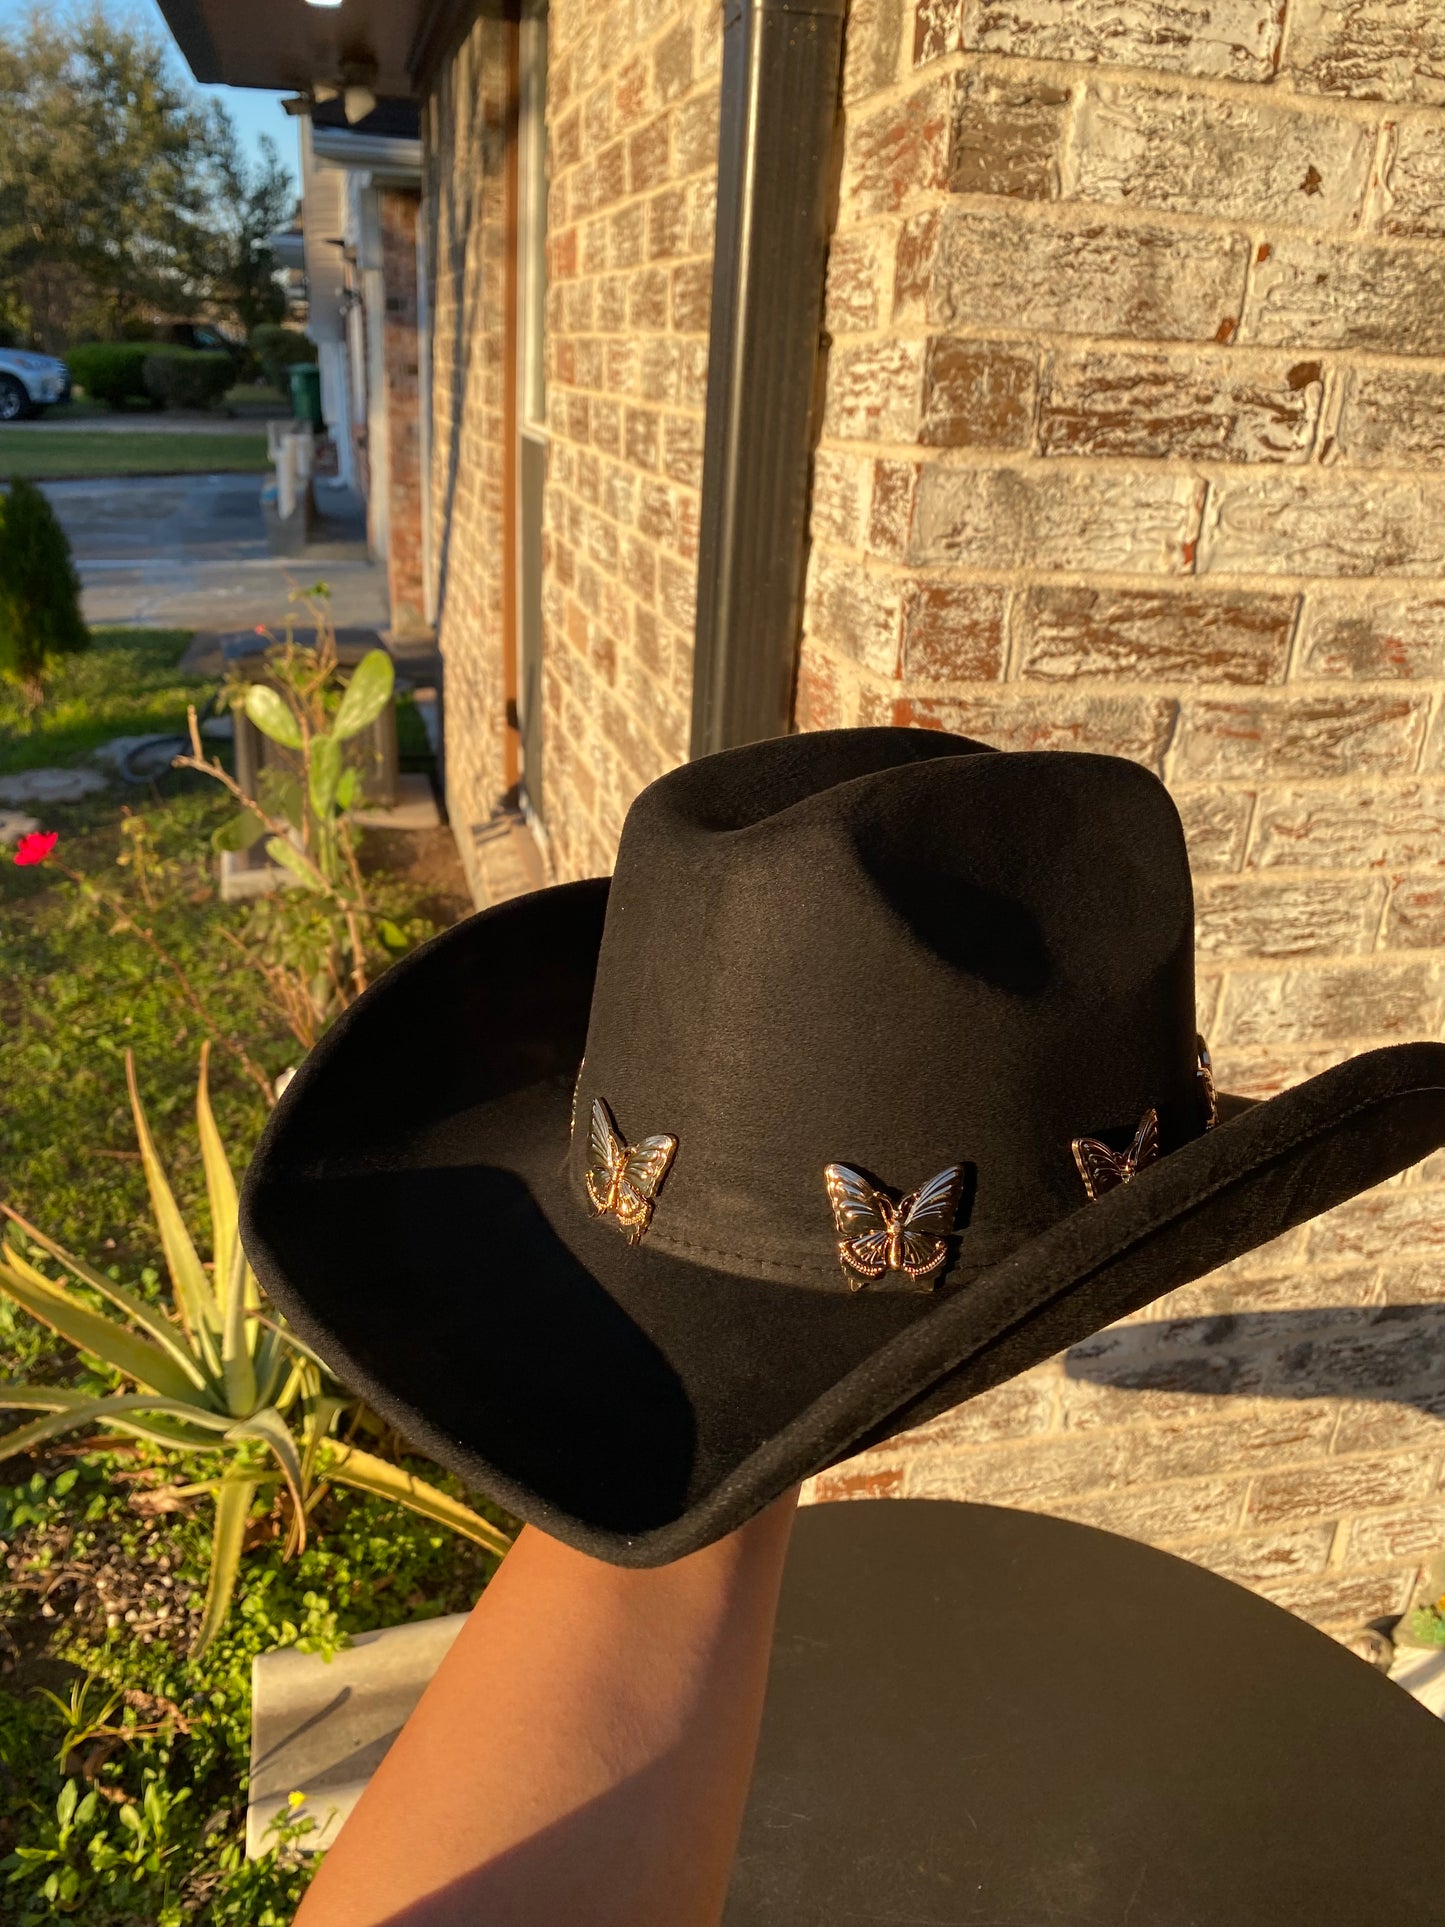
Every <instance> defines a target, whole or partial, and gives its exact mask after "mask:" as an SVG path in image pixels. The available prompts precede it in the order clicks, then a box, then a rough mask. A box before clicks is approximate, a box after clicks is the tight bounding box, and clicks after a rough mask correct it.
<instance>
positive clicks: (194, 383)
mask: <svg viewBox="0 0 1445 1927" xmlns="http://www.w3.org/2000/svg"><path fill="white" fill-rule="evenodd" d="M141 378H142V380H143V381H144V383H145V390H146V393H147V394H148V395H149V396H150V398H151V400H152V401H155V402H159V403H160V405H161V406H162V407H163V408H214V407H215V406H216V404H217V403H218V402H219V401H220V399H221V397H222V396H223V395H224V394H225V393H226V391H227V390H228V389H229V388H230V387H231V386H232V384H233V383H234V381H235V379H236V364H235V362H234V361H233V360H232V359H231V357H230V356H229V355H228V354H223V353H222V352H220V351H219V350H214V351H213V350H209V349H192V348H163V349H161V350H159V351H157V352H153V353H152V354H150V355H148V356H147V357H146V361H145V365H144V367H143V368H142V370H141Z"/></svg>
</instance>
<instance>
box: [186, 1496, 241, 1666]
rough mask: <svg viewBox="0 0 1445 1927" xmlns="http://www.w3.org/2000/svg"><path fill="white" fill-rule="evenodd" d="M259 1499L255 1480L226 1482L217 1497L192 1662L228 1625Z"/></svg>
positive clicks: (192, 1648) (192, 1650) (192, 1647)
mask: <svg viewBox="0 0 1445 1927" xmlns="http://www.w3.org/2000/svg"><path fill="white" fill-rule="evenodd" d="M255 1496H256V1481H255V1480H254V1479H242V1478H236V1479H229V1478H228V1479H224V1480H222V1482H221V1487H220V1490H219V1491H218V1492H217V1494H216V1526H215V1531H214V1533H213V1534H212V1536H211V1570H210V1576H209V1578H208V1579H207V1582H206V1606H205V1611H204V1612H203V1613H202V1615H201V1623H200V1626H199V1628H198V1629H197V1632H196V1637H195V1641H194V1643H193V1644H192V1646H191V1658H192V1659H199V1658H200V1657H201V1655H202V1653H204V1652H205V1651H206V1649H207V1647H209V1646H210V1644H211V1643H212V1641H213V1640H214V1639H215V1637H216V1634H217V1633H218V1632H219V1631H220V1630H221V1628H222V1626H224V1625H225V1623H226V1615H227V1614H228V1613H229V1612H230V1610H231V1598H232V1595H233V1594H234V1593H235V1590H236V1574H237V1572H238V1571H239V1570H240V1565H241V1548H242V1546H243V1545H244V1544H245V1539H246V1521H247V1519H248V1518H249V1517H250V1514H251V1502H252V1500H253V1499H254V1498H255Z"/></svg>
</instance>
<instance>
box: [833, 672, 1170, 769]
mask: <svg viewBox="0 0 1445 1927" xmlns="http://www.w3.org/2000/svg"><path fill="white" fill-rule="evenodd" d="M860 721H864V722H874V723H881V722H892V723H898V724H905V725H908V726H910V727H916V728H922V729H947V730H952V731H953V732H954V733H955V734H957V735H960V736H972V737H973V738H975V740H976V741H978V742H983V743H991V744H992V745H993V746H994V747H995V748H997V749H1030V750H1032V749H1075V750H1088V751H1091V752H1093V753H1095V754H1098V755H1103V756H1128V757H1131V758H1132V759H1133V760H1134V761H1135V762H1136V763H1143V764H1144V765H1145V766H1146V767H1147V768H1149V769H1152V770H1155V771H1157V770H1158V768H1159V764H1160V761H1161V759H1162V756H1163V753H1164V748H1165V745H1166V744H1167V743H1168V741H1169V735H1170V731H1171V729H1172V728H1173V723H1174V704H1173V702H1172V701H1171V700H1170V698H1169V697H1167V696H1097V695H1088V696H1086V695H1081V694H1071V695H1068V696H1066V697H1064V698H1062V699H1060V698H1059V697H1039V696H1034V697H1030V696H1020V695H1014V694H1011V693H1008V692H1005V691H1002V690H1001V691H1000V692H999V693H998V694H997V695H990V694H985V695H970V696H961V697H956V698H944V697H910V698H906V699H902V700H899V701H898V702H896V703H894V704H893V706H892V708H891V709H890V710H887V711H884V710H882V709H880V708H878V707H876V706H874V707H873V708H869V707H867V706H866V704H865V710H864V712H863V713H862V714H861V715H860Z"/></svg>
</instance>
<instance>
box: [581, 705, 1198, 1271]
mask: <svg viewBox="0 0 1445 1927" xmlns="http://www.w3.org/2000/svg"><path fill="white" fill-rule="evenodd" d="M1193 953H1194V926H1193V899H1192V891H1191V888H1190V880H1189V866H1188V859H1187V856H1186V853H1185V848H1184V838H1183V832H1182V829H1181V827H1180V823H1179V818H1178V814H1177V812H1176V811H1175V808H1174V805H1173V803H1172V802H1171V800H1170V798H1169V796H1168V793H1167V791H1166V790H1165V789H1164V787H1163V785H1162V784H1161V783H1160V782H1159V781H1158V780H1157V779H1156V778H1155V777H1153V776H1152V775H1151V774H1150V773H1149V772H1148V771H1146V770H1144V769H1143V768H1141V767H1140V766H1139V765H1137V764H1135V763H1130V762H1127V761H1124V760H1122V759H1119V758H1114V757H1103V756H1088V755H1076V754H1072V753H1061V752H1042V753H1033V752H997V751H989V750H986V749H985V748H984V746H983V745H980V744H976V743H971V742H969V741H967V740H966V739H964V738H960V737H949V736H944V735H941V734H940V733H938V732H933V731H910V730H881V731H849V732H846V733H840V734H837V735H833V734H829V733H820V734H817V735H814V736H809V737H799V738H790V739H784V740H782V741H779V742H775V743H766V744H758V745H754V746H752V747H750V748H747V749H743V750H738V751H732V752H729V753H727V754H725V755H722V756H714V757H710V758H708V759H706V760H705V761H703V762H699V763H697V764H692V765H688V766H685V767H684V768H682V769H680V770H678V771H675V772H673V773H672V774H671V775H669V776H667V777H664V778H663V779H662V780H661V781H659V782H658V783H655V784H653V785H652V786H651V787H650V788H649V789H648V790H646V791H644V792H643V794H642V795H641V796H640V797H639V798H638V799H637V801H636V802H635V804H634V805H633V808H632V810H631V812H630V813H629V816H628V819H627V823H626V826H625V828H624V832H623V837H622V841H621V847H620V849H619V853H618V861H617V869H616V874H615V876H614V879H613V883H612V888H611V894H610V901H609V907H608V913H607V923H606V929H605V932H604V936H603V942H602V947H601V953H600V957H599V961H598V970H597V979H596V986H595V990H594V995H593V1002H592V1013H591V1021H590V1026H589V1030H588V1039H587V1055H586V1060H585V1063H584V1065H583V1069H582V1073H581V1076H580V1078H579V1085H578V1103H577V1106H576V1120H577V1122H576V1126H575V1128H574V1132H573V1141H572V1177H573V1181H574V1183H575V1184H576V1185H578V1186H579V1187H580V1186H581V1185H582V1183H583V1179H584V1173H585V1167H586V1162H587V1126H586V1121H587V1117H588V1113H589V1111H590V1107H591V1103H592V1100H593V1099H594V1098H598V1097H600V1098H602V1099H603V1100H604V1101H605V1102H606V1103H607V1105H608V1106H609V1108H610V1109H611V1111H612V1112H613V1114H614V1115H615V1117H616V1119H617V1122H618V1125H619V1128H620V1130H621V1131H622V1133H623V1134H624V1135H625V1136H626V1137H627V1138H628V1140H629V1141H630V1142H633V1143H635V1142H636V1141H637V1140H638V1139H639V1138H641V1137H643V1136H645V1135H647V1134H651V1133H657V1132H665V1133H669V1134H670V1135H672V1136H674V1137H675V1138H676V1139H677V1141H678V1142H677V1151H676V1156H675V1160H674V1162H673V1165H672V1168H671V1170H670V1172H669V1174H668V1177H667V1181H666V1186H665V1190H664V1192H663V1195H662V1196H661V1198H660V1200H659V1202H658V1205H657V1208H656V1212H655V1215H654V1217H653V1219H652V1223H651V1226H650V1228H649V1230H648V1233H647V1238H648V1243H649V1244H650V1245H655V1246H658V1247H661V1248H663V1249H666V1250H669V1251H672V1252H674V1253H676V1254H677V1255H679V1256H686V1257H692V1258H694V1259H695V1260H696V1261H697V1262H698V1263H700V1264H707V1265H710V1266H712V1267H714V1268H717V1269H722V1270H735V1271H739V1272H742V1273H746V1274H750V1275H755V1276H761V1277H768V1278H774V1279H777V1280H781V1281H786V1282H794V1283H797V1284H799V1285H803V1286H809V1287H815V1288H816V1287H824V1288H832V1289H844V1288H845V1285H844V1280H843V1278H842V1276H841V1274H840V1271H839V1267H838V1263H837V1256H836V1245H835V1240H836V1231H835V1227H834V1224H833V1218H832V1212H831V1209H830V1205H829V1201H828V1196H827V1192H826V1190H825V1186H824V1175H823V1174H824V1167H825V1166H826V1165H828V1164H829V1163H843V1164H847V1165H850V1166H853V1167H854V1168H855V1169H857V1170H860V1171H862V1172H864V1173H865V1174H867V1175H868V1176H869V1177H870V1178H871V1179H872V1180H874V1181H877V1182H878V1183H880V1184H882V1185H883V1186H886V1187H887V1188H888V1189H889V1190H890V1191H891V1192H892V1193H893V1194H894V1195H895V1196H896V1195H898V1194H901V1193H906V1192H909V1191H912V1190H914V1189H915V1188H916V1187H917V1186H919V1185H921V1184H923V1183H924V1182H925V1181H926V1180H927V1179H929V1178H930V1177H932V1176H934V1175H935V1174H936V1173H937V1172H939V1171H940V1170H942V1169H943V1168H944V1167H946V1166H948V1165H952V1164H958V1163H961V1164H964V1165H965V1166H966V1167H968V1176H967V1179H966V1181H965V1189H964V1196H963V1202H962V1204H961V1206H960V1209H959V1213H958V1231H959V1236H958V1239H957V1242H956V1251H957V1257H956V1260H955V1262H954V1263H953V1265H952V1267H951V1269H950V1271H949V1273H948V1276H949V1278H950V1279H951V1280H953V1281H957V1280H958V1279H961V1278H966V1277H967V1276H968V1275H969V1274H970V1273H971V1272H973V1271H975V1270H977V1269H979V1268H981V1267H983V1266H985V1265H987V1264H991V1263H993V1262H996V1261H997V1260H998V1259H999V1258H1000V1257H1003V1256H1005V1255H1006V1254H1007V1252H1008V1251H1010V1250H1011V1249H1013V1248H1014V1247H1015V1246H1016V1245H1019V1244H1022V1243H1023V1242H1024V1241H1025V1240H1026V1239H1028V1238H1029V1237H1031V1236H1033V1235H1035V1234H1036V1233H1037V1232H1039V1231H1041V1230H1043V1229H1044V1228H1046V1227H1047V1226H1048V1225H1049V1224H1051V1223H1053V1222H1054V1221H1056V1220H1057V1219H1059V1218H1060V1217H1063V1216H1065V1215H1066V1214H1067V1213H1069V1212H1071V1211H1073V1210H1076V1209H1079V1208H1080V1207H1082V1206H1084V1205H1085V1204H1086V1202H1087V1199H1086V1195H1085V1191H1084V1188H1083V1184H1082V1181H1081V1179H1080V1176H1079V1173H1078V1170H1077V1168H1076V1166H1075V1163H1074V1159H1073V1154H1072V1149H1071V1145H1072V1141H1073V1140H1074V1139H1075V1138H1077V1137H1081V1136H1093V1137H1101V1138H1104V1139H1105V1140H1107V1141H1110V1142H1113V1143H1115V1144H1116V1145H1118V1146H1119V1147H1120V1148H1122V1147H1123V1146H1124V1145H1127V1143H1128V1141H1129V1139H1130V1137H1131V1136H1132V1134H1133V1132H1134V1130H1135V1128H1136V1126H1137V1125H1138V1123H1139V1121H1140V1118H1141V1117H1142V1115H1143V1113H1144V1112H1145V1111H1146V1110H1148V1109H1150V1108H1153V1109H1154V1110H1156V1111H1157V1113H1158V1115H1159V1121H1160V1146H1161V1151H1162V1152H1163V1153H1165V1154H1167V1153H1168V1152H1169V1151H1170V1150H1171V1149H1174V1148H1177V1146H1178V1145H1180V1144H1181V1143H1183V1142H1185V1141H1186V1140H1187V1139H1189V1138H1192V1137H1196V1136H1198V1135H1199V1133H1200V1132H1201V1130H1202V1129H1203V1128H1204V1114H1203V1107H1202V1104H1201V1094H1200V1090H1199V1085H1198V1081H1197V1077H1196V1058H1195V1028H1194V960H1193ZM903 1282H905V1283H906V1282H907V1280H906V1278H905V1279H904V1281H903Z"/></svg>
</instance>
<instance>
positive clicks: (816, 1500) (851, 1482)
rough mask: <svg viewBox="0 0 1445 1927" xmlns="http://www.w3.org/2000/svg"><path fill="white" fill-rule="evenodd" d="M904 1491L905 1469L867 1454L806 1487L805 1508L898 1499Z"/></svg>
mask: <svg viewBox="0 0 1445 1927" xmlns="http://www.w3.org/2000/svg"><path fill="white" fill-rule="evenodd" d="M902 1490H903V1467H902V1466H901V1465H898V1464H896V1463H890V1462H889V1460H888V1459H887V1458H885V1457H883V1456H882V1455H879V1456H878V1457H877V1458H876V1459H875V1457H874V1456H873V1454H871V1453H868V1452H863V1453H860V1454H859V1456H858V1457H857V1458H856V1459H845V1460H844V1461H843V1463H842V1464H841V1465H834V1466H830V1467H829V1468H828V1470H827V1471H826V1472H820V1473H819V1474H818V1475H817V1477H816V1478H812V1479H809V1480H808V1481H807V1483H806V1484H805V1485H804V1487H803V1491H802V1495H801V1498H800V1500H799V1503H800V1504H802V1505H831V1504H833V1503H835V1502H837V1501H839V1500H846V1499H896V1498H897V1497H898V1496H899V1495H900V1493H901V1492H902Z"/></svg>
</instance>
